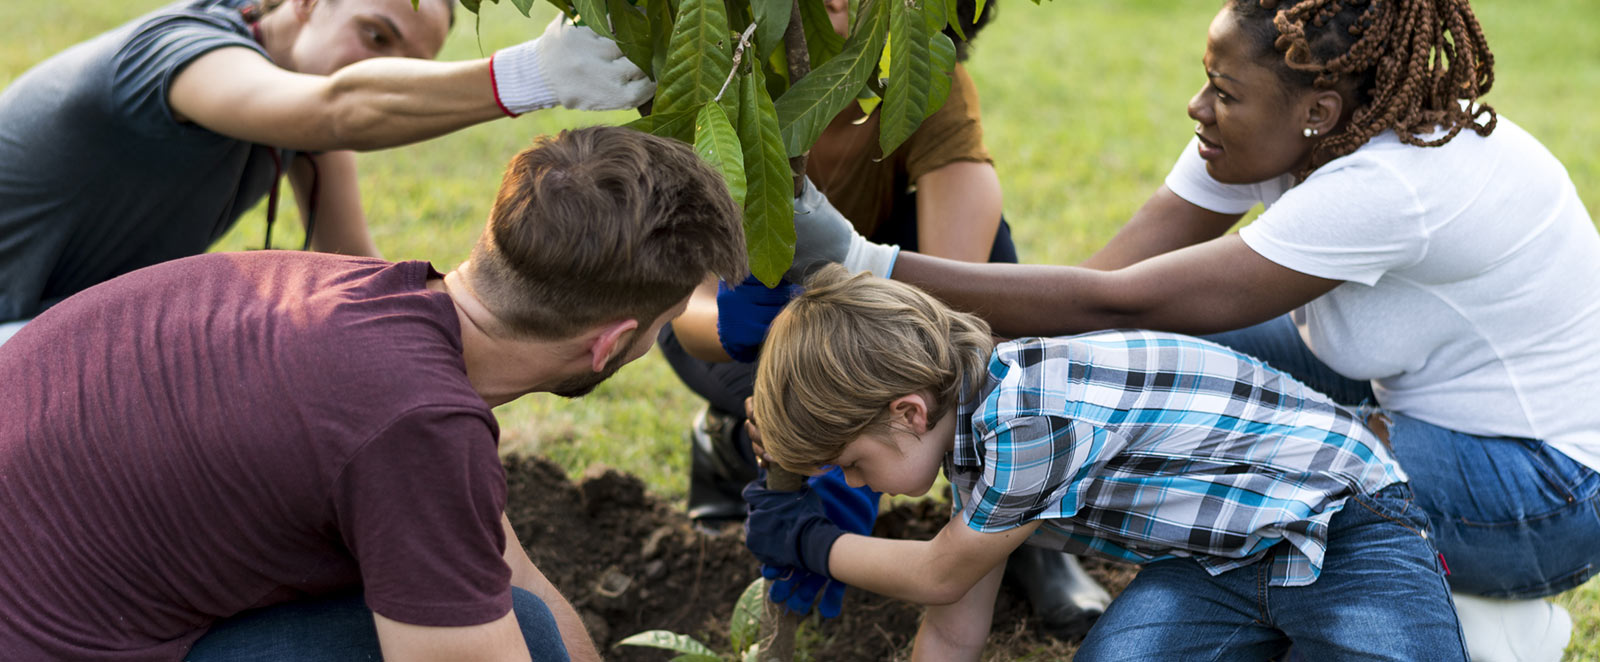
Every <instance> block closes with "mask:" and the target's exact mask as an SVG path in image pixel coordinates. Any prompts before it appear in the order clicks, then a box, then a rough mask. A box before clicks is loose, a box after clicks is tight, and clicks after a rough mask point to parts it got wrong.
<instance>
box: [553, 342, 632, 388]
mask: <svg viewBox="0 0 1600 662" xmlns="http://www.w3.org/2000/svg"><path fill="white" fill-rule="evenodd" d="M641 339H642V335H641ZM638 343H639V341H635V342H634V343H632V344H630V345H629V346H628V349H627V350H625V351H623V352H620V353H618V354H617V356H616V357H614V358H612V360H610V361H608V362H606V365H605V367H603V368H601V369H600V372H589V373H584V374H582V375H576V376H573V377H568V378H567V379H566V380H565V381H563V382H561V383H559V384H556V385H555V386H554V387H553V388H551V389H550V392H551V393H554V394H556V395H559V396H561V397H563V398H581V397H583V396H585V395H588V394H589V392H591V391H593V390H594V389H595V387H596V386H599V385H600V383H601V382H603V381H605V380H607V379H610V378H611V376H612V375H615V374H617V370H620V369H621V368H622V366H624V365H626V364H627V357H628V355H630V354H633V352H634V350H635V349H638Z"/></svg>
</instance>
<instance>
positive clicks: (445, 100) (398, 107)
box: [301, 58, 505, 150]
mask: <svg viewBox="0 0 1600 662" xmlns="http://www.w3.org/2000/svg"><path fill="white" fill-rule="evenodd" d="M328 103H329V107H330V109H331V122H330V126H329V127H327V128H328V130H327V131H326V132H325V135H324V136H322V139H323V140H326V141H327V143H326V144H321V145H314V146H301V148H302V149H321V150H333V149H354V150H371V149H382V148H386V147H396V146H399V145H405V144H409V143H413V142H417V141H420V140H426V139H428V138H433V137H437V136H441V135H444V134H446V133H450V132H451V131H455V130H457V129H461V128H464V127H468V126H471V125H473V124H477V123H480V122H485V121H488V120H492V119H496V118H499V117H505V113H504V111H502V110H501V109H500V107H499V105H498V104H497V103H496V102H495V95H494V87H493V83H492V81H491V75H490V71H489V60H487V59H482V60H469V61H463V62H428V61H422V60H415V59H410V58H374V59H371V60H363V61H361V62H357V63H355V64H352V65H350V66H348V67H345V68H343V69H340V70H339V71H337V72H335V73H334V74H333V76H332V77H331V80H330V81H329V84H328Z"/></svg>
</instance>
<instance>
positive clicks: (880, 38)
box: [777, 0, 896, 156]
mask: <svg viewBox="0 0 1600 662" xmlns="http://www.w3.org/2000/svg"><path fill="white" fill-rule="evenodd" d="M895 1H896V0H867V3H868V4H866V5H864V6H863V7H862V9H861V12H862V15H861V17H860V18H859V20H857V21H856V22H857V24H858V25H857V27H858V29H857V30H856V31H855V32H854V33H852V34H851V35H850V38H849V39H847V40H845V45H844V50H843V51H841V52H840V53H839V55H838V57H835V58H833V59H832V60H829V61H828V63H827V64H824V65H822V66H820V67H817V68H816V69H815V70H813V71H812V72H811V75H809V76H806V77H805V78H804V79H802V80H801V81H799V82H797V83H794V84H793V85H791V86H790V87H789V91H788V92H785V93H784V95H783V97H782V98H780V99H778V103H777V109H778V127H779V130H780V131H781V132H782V134H783V144H784V148H785V149H786V150H787V152H788V154H789V156H799V155H801V154H804V153H805V151H806V150H808V149H810V148H811V145H812V144H813V143H815V142H817V137H818V136H820V135H822V130H823V129H825V128H827V126H828V122H831V121H833V117H834V116H835V115H838V114H839V111H841V110H844V107H845V106H846V105H848V104H849V103H850V101H851V100H852V99H855V98H856V92H857V91H859V90H860V89H861V86H862V85H864V84H866V81H867V77H868V76H870V75H871V74H872V68H873V65H875V64H877V63H878V55H879V54H880V53H882V52H883V42H884V39H885V33H886V32H887V23H888V21H887V20H886V17H885V16H884V15H885V14H886V13H887V11H885V10H886V9H887V7H884V5H885V3H886V2H887V3H892V2H895ZM880 7H881V8H882V9H880Z"/></svg>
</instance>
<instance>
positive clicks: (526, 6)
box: [511, 0, 533, 16]
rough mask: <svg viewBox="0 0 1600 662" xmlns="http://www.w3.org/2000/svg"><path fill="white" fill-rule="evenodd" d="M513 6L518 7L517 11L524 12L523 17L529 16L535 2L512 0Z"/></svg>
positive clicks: (531, 0) (530, 0)
mask: <svg viewBox="0 0 1600 662" xmlns="http://www.w3.org/2000/svg"><path fill="white" fill-rule="evenodd" d="M511 4H512V5H514V6H516V8H517V11H519V12H522V15H523V16H527V15H528V12H529V11H530V10H532V9H533V0H511Z"/></svg>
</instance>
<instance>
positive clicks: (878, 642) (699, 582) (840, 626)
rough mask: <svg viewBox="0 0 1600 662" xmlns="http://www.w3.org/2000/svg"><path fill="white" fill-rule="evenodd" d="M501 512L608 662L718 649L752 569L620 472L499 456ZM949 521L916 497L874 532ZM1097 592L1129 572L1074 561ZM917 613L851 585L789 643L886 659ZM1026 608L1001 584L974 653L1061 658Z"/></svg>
mask: <svg viewBox="0 0 1600 662" xmlns="http://www.w3.org/2000/svg"><path fill="white" fill-rule="evenodd" d="M506 481H507V484H508V486H509V488H510V494H509V501H508V502H509V504H510V505H509V506H508V508H507V510H508V514H509V515H510V519H511V523H512V525H513V527H514V528H515V529H516V531H517V536H518V537H519V538H521V540H522V543H523V544H524V545H526V546H527V548H528V555H529V556H531V557H532V558H533V562H534V564H536V565H537V566H539V569H540V570H542V571H543V572H544V574H545V575H546V576H547V577H549V578H550V581H551V582H552V583H554V584H555V585H556V587H557V588H559V589H560V590H561V593H562V594H563V595H565V596H567V599H569V600H571V601H572V603H573V606H574V607H576V608H577V609H578V612H579V613H580V614H581V615H582V616H583V619H584V621H585V623H586V624H587V625H588V627H589V632H590V634H592V635H593V636H594V639H595V643H596V644H598V645H599V646H600V647H601V650H602V651H603V652H604V653H605V654H606V656H607V658H608V659H617V660H666V659H669V658H670V657H671V655H670V654H668V653H667V652H666V651H660V650H651V649H642V648H633V647H626V646H624V647H621V648H611V646H612V645H613V644H615V643H616V642H617V641H619V640H621V639H623V638H624V637H627V636H628V635H631V634H634V633H637V632H642V631H645V630H671V631H674V632H680V633H684V634H689V635H692V636H694V637H695V638H697V639H699V640H700V641H702V642H705V643H706V644H707V645H709V646H711V647H712V648H713V649H715V650H718V651H727V650H728V639H727V637H728V624H727V621H728V616H729V615H730V614H731V613H732V612H733V604H734V602H735V601H737V600H738V598H739V594H740V593H741V592H742V591H743V590H744V587H745V586H746V585H748V584H749V583H750V581H751V580H753V579H755V577H756V576H757V575H758V574H759V570H758V567H757V565H756V562H755V560H754V559H753V558H752V557H751V556H750V554H749V552H747V551H746V550H745V548H744V543H743V541H742V539H741V537H740V534H739V532H738V529H737V528H730V530H728V531H727V532H724V533H722V534H719V535H706V534H704V533H701V532H698V531H696V530H695V529H694V528H693V527H692V526H691V525H690V524H689V520H688V517H686V516H685V515H684V514H683V513H682V512H681V511H679V510H678V509H676V508H673V507H672V506H670V505H668V504H666V503H663V502H661V501H658V500H656V499H655V498H653V497H651V496H650V495H648V494H646V493H645V489H644V484H643V483H641V482H640V481H639V480H638V479H637V478H635V477H633V476H630V475H628V474H625V473H620V472H617V471H613V470H608V469H599V468H595V469H591V470H590V471H589V472H588V474H587V475H586V476H585V477H584V479H583V480H582V481H581V482H579V483H577V484H573V483H572V482H571V481H568V480H567V478H566V474H565V472H563V471H562V469H561V468H560V467H558V466H556V465H555V464H552V463H550V462H548V461H546V460H543V459H538V458H522V457H513V458H507V459H506ZM948 518H949V511H948V507H947V506H945V505H943V504H941V503H938V502H936V501H933V500H924V501H919V502H914V503H909V504H904V505H900V506H897V507H894V508H891V509H889V510H887V511H886V512H884V513H883V515H882V516H881V517H880V518H879V519H878V524H877V528H876V530H875V531H874V533H875V534H876V535H880V536H887V537H894V538H918V539H928V538H931V537H933V535H934V533H935V532H936V531H938V529H939V527H941V526H943V524H944V522H945V521H946V520H947V519H948ZM1085 566H1086V567H1087V568H1088V569H1089V571H1090V572H1091V573H1092V574H1094V575H1095V576H1096V578H1098V579H1099V580H1100V581H1101V582H1102V583H1103V584H1105V585H1106V586H1107V587H1108V588H1112V589H1114V590H1120V589H1121V588H1122V587H1123V586H1125V585H1126V584H1127V582H1128V580H1130V579H1131V578H1132V577H1133V571H1132V570H1131V569H1129V568H1128V567H1126V566H1115V565H1109V564H1102V563H1098V562H1095V561H1085ZM919 614H920V609H919V608H918V607H916V606H914V605H911V604H908V603H904V602H900V601H897V600H892V599H889V598H884V597H881V596H878V595H873V594H870V593H867V592H866V591H861V590H851V591H850V592H849V593H848V594H846V598H845V607H844V614H843V615H842V616H841V617H840V618H838V619H833V620H829V621H822V620H820V619H813V620H812V621H810V625H809V628H810V631H811V634H810V635H806V634H805V632H804V630H803V631H802V636H803V637H804V638H803V640H802V644H801V648H802V650H809V652H810V653H811V655H812V657H813V659H815V660H819V661H821V660H827V661H833V660H893V659H904V658H906V657H907V656H908V655H909V651H910V643H911V639H912V637H913V636H914V635H915V634H916V629H917V620H918V617H919ZM1028 619H1029V612H1028V607H1027V603H1026V602H1024V601H1023V600H1022V598H1021V597H1020V596H1019V595H1017V594H1014V593H1013V592H1012V591H1011V590H1010V588H1005V589H1002V590H1001V593H1000V599H999V601H998V603H997V604H996V606H995V620H994V627H993V630H992V634H991V635H990V638H989V646H988V648H987V649H986V652H985V657H986V658H987V659H991V660H1009V659H1015V658H1018V657H1023V656H1032V658H1033V659H1050V660H1057V659H1062V660H1064V659H1069V658H1070V657H1071V653H1072V651H1073V650H1074V649H1075V648H1076V642H1061V641H1056V640H1054V639H1051V638H1049V637H1046V636H1043V635H1039V634H1036V633H1035V632H1034V630H1033V628H1031V627H1030V626H1029V623H1028Z"/></svg>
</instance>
